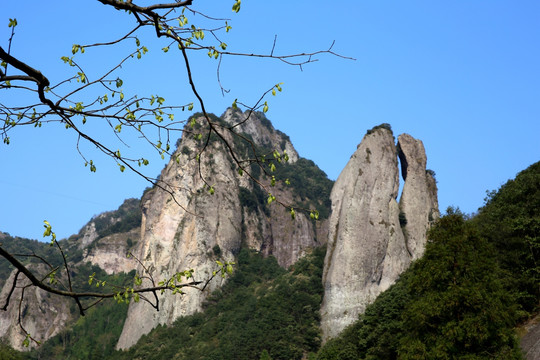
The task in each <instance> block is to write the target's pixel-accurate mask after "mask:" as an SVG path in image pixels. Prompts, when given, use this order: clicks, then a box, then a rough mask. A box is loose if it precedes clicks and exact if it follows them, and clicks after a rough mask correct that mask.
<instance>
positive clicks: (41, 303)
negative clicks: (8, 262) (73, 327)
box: [0, 265, 71, 351]
mask: <svg viewBox="0 0 540 360" xmlns="http://www.w3.org/2000/svg"><path fill="white" fill-rule="evenodd" d="M33 270H38V271H39V272H41V273H47V272H46V271H45V270H46V269H45V267H44V266H37V265H33ZM15 272H16V271H15V270H13V271H12V273H11V274H10V276H9V278H8V279H7V281H6V286H4V287H3V288H2V291H1V292H0V304H2V306H3V304H5V301H6V299H7V296H8V294H9V291H10V290H11V285H12V284H13V280H14V277H15ZM29 283H30V281H29V280H28V279H27V278H26V277H25V276H24V275H23V274H19V277H18V281H17V288H16V289H15V291H14V292H13V294H12V295H11V298H10V303H9V306H8V308H7V311H0V338H2V339H5V340H7V341H8V342H9V344H10V345H11V346H12V347H13V348H14V349H16V350H19V351H28V350H30V349H31V348H33V347H35V346H36V344H35V343H33V342H30V346H29V347H24V346H23V341H24V339H25V338H26V335H25V334H24V333H23V331H22V330H21V329H20V327H19V325H18V318H19V300H20V298H21V291H22V290H21V287H22V286H24V285H28V284H29ZM69 308H70V302H69V300H67V299H65V298H62V297H59V296H55V295H50V294H49V293H47V292H45V291H43V290H41V289H39V288H37V287H33V286H32V287H29V288H27V289H26V290H25V292H24V300H23V302H22V305H21V311H22V324H23V326H24V328H25V329H26V331H28V332H29V333H30V334H31V335H32V336H33V337H34V338H35V339H36V340H38V341H45V340H47V339H49V338H51V337H52V336H54V335H56V334H58V333H59V332H60V331H62V330H63V329H64V328H65V326H66V324H67V323H68V321H69V320H71V315H70V311H69Z"/></svg>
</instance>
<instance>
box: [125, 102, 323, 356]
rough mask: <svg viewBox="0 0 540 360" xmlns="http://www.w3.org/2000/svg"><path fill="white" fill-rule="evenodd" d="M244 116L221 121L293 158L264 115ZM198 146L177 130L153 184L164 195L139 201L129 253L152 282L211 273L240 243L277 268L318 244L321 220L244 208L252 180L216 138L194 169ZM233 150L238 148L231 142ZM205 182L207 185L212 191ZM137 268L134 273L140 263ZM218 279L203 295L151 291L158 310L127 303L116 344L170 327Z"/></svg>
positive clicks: (232, 114) (278, 191)
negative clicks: (134, 243)
mask: <svg viewBox="0 0 540 360" xmlns="http://www.w3.org/2000/svg"><path fill="white" fill-rule="evenodd" d="M246 116H247V113H242V112H240V111H238V110H232V109H229V110H227V111H226V112H225V114H224V115H223V116H222V117H221V120H222V121H224V122H225V123H227V124H240V125H238V126H237V127H236V131H238V132H241V133H243V134H247V135H249V137H251V139H252V140H253V143H254V144H255V145H257V146H264V147H269V148H273V149H277V150H278V151H280V152H283V150H286V152H287V153H288V155H289V158H290V162H295V161H296V160H297V159H298V154H297V152H296V150H294V147H293V146H292V144H291V142H290V141H289V139H288V137H287V136H286V135H284V134H283V133H281V132H279V131H277V130H275V129H274V128H273V127H272V125H271V124H270V122H269V121H268V120H266V118H264V117H263V116H262V115H261V114H252V115H251V116H250V118H249V119H248V120H247V121H245V122H244V120H245V119H246ZM198 121H203V120H202V119H201V118H199V120H198ZM226 140H227V141H228V143H229V144H231V145H232V146H239V145H235V139H234V138H233V136H232V135H231V134H226ZM199 147H200V143H198V142H197V140H195V139H194V138H193V136H189V135H185V136H184V137H183V138H182V140H181V142H180V144H179V146H178V149H177V150H176V152H175V154H173V156H172V158H171V161H170V162H169V164H168V165H167V166H166V167H165V169H163V171H162V173H161V176H160V179H161V180H162V182H161V183H160V184H163V187H164V188H165V189H166V190H168V191H170V193H169V192H168V191H164V190H163V189H160V188H158V187H154V189H152V190H150V191H149V192H147V193H146V194H145V196H144V197H143V199H142V209H143V210H142V212H143V215H142V217H143V218H142V225H141V240H140V241H139V244H138V249H137V251H136V254H137V256H138V258H139V259H140V260H141V261H142V262H143V264H145V266H148V267H150V266H151V269H152V274H153V277H154V279H155V280H156V282H157V281H161V280H162V279H164V278H168V277H170V276H172V275H173V274H175V273H176V272H179V271H184V270H187V269H194V271H195V280H197V281H204V280H205V279H208V278H210V277H211V275H212V272H213V271H214V270H216V262H215V261H216V259H217V258H218V255H219V257H220V258H221V259H222V260H225V261H234V259H235V255H236V254H237V252H238V251H239V249H240V247H241V246H242V245H243V244H245V245H247V246H249V247H250V248H253V249H256V250H258V251H261V252H263V253H264V254H266V255H274V256H275V257H276V258H277V260H278V263H279V264H280V265H282V266H284V267H287V266H289V265H291V264H293V263H294V262H296V260H298V259H299V258H300V257H301V256H303V255H304V254H305V252H306V251H307V250H308V249H309V248H313V247H315V246H320V245H321V244H323V243H324V242H325V241H326V233H325V232H324V230H325V229H326V227H325V225H324V224H323V225H319V226H316V225H314V223H313V222H312V221H311V220H309V219H307V218H306V216H305V215H304V214H301V213H299V214H298V216H297V217H296V220H295V221H291V216H290V214H289V213H288V212H287V211H284V209H283V207H279V206H278V205H275V206H274V205H272V206H270V207H269V209H268V208H267V209H263V208H261V207H252V208H249V207H247V206H244V205H243V204H242V203H241V202H240V196H241V194H240V192H241V191H244V192H247V193H251V192H252V191H254V186H257V185H254V184H253V182H252V181H251V180H249V179H248V177H247V176H240V175H239V173H238V169H237V166H236V164H235V163H234V161H233V159H232V157H231V154H230V151H229V149H227V148H226V146H225V145H224V144H223V142H220V141H210V143H209V144H208V147H207V148H206V150H205V152H204V153H203V154H202V155H201V158H200V169H199V167H198V166H197V161H196V160H195V157H196V154H197V152H196V149H198V148H199ZM235 151H238V152H241V151H242V149H240V148H237V147H236V148H235ZM199 171H200V172H199ZM200 174H202V175H203V177H204V180H203V178H201V176H200ZM205 181H206V182H205ZM261 181H267V180H264V179H263V178H261ZM207 184H210V185H212V187H213V191H214V193H213V194H210V192H209V189H208V186H205V185H207ZM241 188H242V189H243V190H241ZM273 192H274V195H275V196H276V197H279V198H280V200H283V201H285V202H287V201H290V200H293V198H294V194H293V193H292V192H291V190H289V189H287V188H286V187H284V186H276V187H275V188H273ZM171 193H172V194H173V195H174V197H173V196H172V195H171ZM137 271H138V272H139V273H142V272H143V268H142V267H141V266H140V267H139V268H138V269H137ZM223 281H224V280H222V279H221V278H216V279H214V280H213V281H212V282H210V283H209V284H208V286H206V288H205V290H204V291H203V292H201V291H199V290H197V289H192V288H185V290H184V291H185V295H175V296H172V295H170V294H167V295H165V296H159V307H160V310H159V311H156V310H155V309H154V308H152V307H151V306H150V305H149V304H148V303H146V302H143V301H141V302H139V303H132V304H130V308H129V311H128V317H127V320H126V322H125V325H124V328H123V332H122V335H121V337H120V340H119V342H118V345H117V348H119V349H126V348H129V347H130V346H132V345H134V344H135V343H136V342H137V340H138V339H139V338H140V337H141V336H142V335H144V334H146V333H148V332H149V331H150V330H151V329H153V328H154V327H156V326H157V325H158V324H171V323H172V322H173V321H174V320H175V319H177V318H178V317H180V316H185V315H190V314H193V313H194V312H196V311H200V310H201V309H202V303H203V301H204V299H205V298H206V296H207V295H208V294H210V293H211V292H212V291H213V290H215V289H217V288H218V287H220V286H221V285H222V284H223ZM145 285H150V283H149V282H146V283H145Z"/></svg>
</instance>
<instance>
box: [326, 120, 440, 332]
mask: <svg viewBox="0 0 540 360" xmlns="http://www.w3.org/2000/svg"><path fill="white" fill-rule="evenodd" d="M398 143H399V145H398V148H396V145H395V144H394V137H393V134H392V131H391V129H390V127H389V126H388V125H386V124H385V125H383V126H378V127H375V128H374V129H372V130H370V131H368V133H367V134H366V136H364V138H363V140H362V142H361V143H360V145H358V148H357V150H356V152H355V153H354V154H353V155H352V157H351V159H350V160H349V162H348V164H347V165H346V167H345V169H344V170H343V172H342V173H341V174H340V176H339V177H338V179H337V181H336V183H335V184H334V187H333V189H332V193H331V201H332V214H331V216H330V221H329V233H328V250H327V254H326V259H325V266H324V272H323V284H324V288H325V295H324V298H323V303H322V307H321V317H322V318H321V328H322V331H323V338H324V339H328V338H331V337H334V336H336V335H337V334H339V332H341V330H343V329H344V328H345V327H346V326H347V325H349V324H351V323H352V322H354V321H355V320H356V319H357V318H358V315H359V314H360V313H362V312H363V311H364V310H365V307H366V305H368V304H369V303H371V302H372V301H373V300H374V299H375V298H376V297H377V295H379V294H380V293H381V292H382V291H384V290H386V289H387V288H388V287H389V286H390V285H391V284H392V283H393V282H394V281H395V280H396V279H397V278H398V277H399V275H400V274H401V273H402V272H403V271H404V270H405V269H406V268H407V267H408V266H409V264H410V262H411V261H412V260H414V259H416V258H418V257H419V256H421V254H422V252H423V246H424V244H425V241H426V231H427V229H428V227H429V224H430V222H431V221H432V220H433V219H435V218H436V217H437V216H438V206H437V195H436V186H435V181H434V179H433V178H432V176H431V174H430V173H429V172H426V156H425V152H424V148H423V145H422V142H420V141H418V140H415V139H413V138H412V137H411V136H409V135H401V136H400V137H399V142H398ZM398 150H399V151H398ZM398 152H399V158H400V159H401V163H402V169H403V177H404V180H405V184H404V188H403V193H402V197H401V200H400V203H399V204H398V202H397V197H398V191H399V170H398Z"/></svg>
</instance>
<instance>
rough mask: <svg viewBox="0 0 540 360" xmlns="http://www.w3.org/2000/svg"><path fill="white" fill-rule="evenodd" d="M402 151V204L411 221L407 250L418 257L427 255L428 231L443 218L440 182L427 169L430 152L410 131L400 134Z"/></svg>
mask: <svg viewBox="0 0 540 360" xmlns="http://www.w3.org/2000/svg"><path fill="white" fill-rule="evenodd" d="M398 154H399V159H400V161H401V169H402V170H401V171H402V175H403V180H404V181H405V184H404V185H403V191H402V193H401V199H400V202H399V206H400V208H401V211H402V212H403V214H405V218H406V220H407V223H406V225H405V227H404V229H405V237H406V239H407V249H408V251H409V254H410V255H411V257H412V260H416V259H418V258H419V257H421V256H422V255H423V254H424V248H425V245H426V233H427V231H428V229H429V227H430V225H431V224H432V223H433V221H434V220H435V219H437V218H438V217H439V205H438V201H437V185H436V182H435V179H434V178H433V176H432V175H431V173H429V172H427V171H426V162H427V158H426V152H425V150H424V145H423V144H422V141H420V140H416V139H414V138H413V137H412V136H410V135H408V134H401V135H400V136H399V137H398Z"/></svg>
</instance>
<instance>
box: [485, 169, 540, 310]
mask: <svg viewBox="0 0 540 360" xmlns="http://www.w3.org/2000/svg"><path fill="white" fill-rule="evenodd" d="M474 221H475V222H476V223H477V224H478V226H479V227H480V229H481V231H482V233H483V234H485V235H486V236H488V237H489V239H490V241H491V242H492V243H493V244H494V245H495V247H496V249H497V252H498V254H499V255H500V256H498V258H499V262H500V264H501V266H502V268H503V269H504V270H505V271H507V272H508V276H506V277H505V278H504V282H505V286H506V288H507V289H509V291H511V292H512V293H513V296H515V297H516V299H517V301H518V303H519V304H520V305H521V306H522V308H523V309H524V310H525V311H527V312H531V311H534V309H535V307H536V306H538V300H539V299H540V285H539V284H540V162H537V163H535V164H533V165H531V166H530V167H529V168H527V169H526V170H523V171H522V172H520V173H519V174H518V175H517V176H516V178H515V179H514V180H509V181H508V182H507V183H506V184H504V185H503V186H501V188H500V189H499V190H498V191H492V192H490V193H488V197H487V198H486V205H485V206H484V207H483V208H482V209H480V211H479V214H478V216H477V217H476V219H474Z"/></svg>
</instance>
